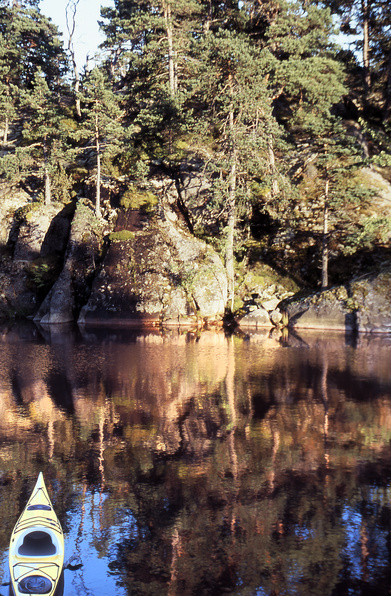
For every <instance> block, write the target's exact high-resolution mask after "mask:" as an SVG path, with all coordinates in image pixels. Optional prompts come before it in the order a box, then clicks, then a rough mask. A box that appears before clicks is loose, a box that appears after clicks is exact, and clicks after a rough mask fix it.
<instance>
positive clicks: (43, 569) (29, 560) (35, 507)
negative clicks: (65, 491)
mask: <svg viewBox="0 0 391 596" xmlns="http://www.w3.org/2000/svg"><path fill="white" fill-rule="evenodd" d="M63 564H64V535H63V532H62V528H61V524H60V522H59V520H58V518H57V515H56V513H55V511H54V509H53V506H52V503H51V501H50V498H49V495H48V492H47V489H46V486H45V482H44V479H43V475H42V473H40V474H39V476H38V480H37V482H36V485H35V487H34V489H33V492H32V494H31V497H30V499H29V501H28V503H27V505H26V507H25V509H24V511H23V512H22V514H21V516H20V517H19V519H18V521H17V523H16V524H15V527H14V530H13V532H12V535H11V540H10V550H9V568H10V573H11V583H12V587H13V590H14V594H15V596H19V594H30V595H31V596H34V595H36V594H47V595H48V596H53V595H54V594H55V593H56V588H57V585H58V583H59V579H60V577H61V572H62V567H63Z"/></svg>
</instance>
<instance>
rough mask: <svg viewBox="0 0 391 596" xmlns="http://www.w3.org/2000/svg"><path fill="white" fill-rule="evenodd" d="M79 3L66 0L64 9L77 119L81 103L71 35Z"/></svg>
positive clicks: (73, 30) (79, 117) (77, 0)
mask: <svg viewBox="0 0 391 596" xmlns="http://www.w3.org/2000/svg"><path fill="white" fill-rule="evenodd" d="M78 4H79V0H68V4H67V6H66V9H65V14H66V24H67V29H68V51H69V53H70V55H71V61H72V68H73V76H74V86H73V89H74V93H75V109H76V114H77V117H78V119H79V120H81V105H80V98H79V91H80V76H79V72H78V70H77V64H76V58H75V48H74V46H73V35H74V33H75V29H76V11H77V5H78ZM70 10H71V11H72V22H71V23H70V22H69V11H70Z"/></svg>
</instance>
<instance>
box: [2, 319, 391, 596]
mask: <svg viewBox="0 0 391 596" xmlns="http://www.w3.org/2000/svg"><path fill="white" fill-rule="evenodd" d="M30 332H31V334H30V335H29V329H28V328H24V329H23V336H22V334H21V333H20V331H19V330H18V329H16V330H14V329H11V330H4V333H3V334H2V336H1V342H2V345H1V355H0V379H1V383H0V461H1V466H0V469H1V472H0V502H1V508H0V517H1V525H0V549H1V552H2V553H4V555H3V556H2V558H1V559H0V570H1V571H2V572H3V577H5V576H6V574H7V565H6V552H7V548H8V540H9V536H10V534H11V531H12V527H13V525H14V523H15V521H16V519H17V516H18V515H19V513H20V511H21V510H22V508H23V506H24V503H25V501H26V498H27V496H28V495H29V493H30V490H31V487H32V484H33V483H34V481H35V478H36V476H37V474H38V472H39V471H40V470H42V471H43V472H44V475H45V480H46V483H47V485H48V488H49V491H50V493H51V495H52V498H53V503H54V506H55V508H56V511H57V513H58V515H59V517H60V519H61V522H62V524H63V527H64V532H65V536H66V548H67V554H66V557H67V558H69V557H70V556H73V555H75V556H76V557H78V559H80V560H81V561H82V563H83V566H82V567H80V566H77V569H73V570H71V569H68V570H66V571H65V593H66V594H67V595H68V596H72V595H76V594H81V593H88V594H91V595H102V594H108V595H109V594H114V593H115V594H117V595H127V594H137V595H139V594H140V595H143V594H145V595H153V594H159V595H162V594H167V595H187V594H189V595H190V594H223V593H226V594H227V593H231V594H268V595H272V594H273V595H277V594H292V595H296V594H303V595H304V594H305V595H308V594H311V595H317V594H319V595H322V596H325V595H328V594H330V595H332V594H333V595H334V594H335V595H339V594H341V595H342V594H363V595H364V594H375V593H376V594H378V595H380V594H388V593H389V586H390V585H391V566H390V556H391V555H390V545H391V541H390V523H391V515H390V497H391V489H390V486H391V484H390V483H391V454H390V440H391V391H390V389H391V370H390V351H391V340H390V338H387V337H381V338H360V339H359V340H358V343H357V344H354V343H353V344H351V343H349V342H347V341H346V338H345V337H344V336H343V335H338V334H337V335H330V334H324V335H322V336H319V334H317V335H311V334H307V335H306V336H301V337H294V336H290V337H282V336H281V335H280V334H273V335H271V336H270V334H269V333H265V334H259V333H258V334H254V335H252V336H247V337H246V338H238V337H230V338H227V337H225V336H224V334H223V333H222V332H203V333H201V334H191V333H181V334H178V333H174V332H171V333H167V334H165V335H162V334H160V333H159V332H158V331H156V332H153V333H144V334H139V333H136V332H135V331H126V330H111V331H107V330H105V331H103V330H101V331H97V332H95V331H91V330H90V331H89V332H88V333H87V334H84V335H83V334H81V333H80V332H79V331H74V330H72V332H69V333H67V334H64V333H62V332H58V333H56V330H55V329H50V330H49V331H48V332H47V335H45V334H44V333H37V330H36V328H35V327H31V329H30ZM2 589H3V588H0V594H1V593H2V592H1V590H2ZM3 591H4V589H3Z"/></svg>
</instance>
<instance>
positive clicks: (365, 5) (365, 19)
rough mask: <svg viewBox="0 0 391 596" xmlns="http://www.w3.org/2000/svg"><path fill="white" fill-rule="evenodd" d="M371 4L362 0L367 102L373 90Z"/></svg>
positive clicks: (363, 52)
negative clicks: (370, 27)
mask: <svg viewBox="0 0 391 596" xmlns="http://www.w3.org/2000/svg"><path fill="white" fill-rule="evenodd" d="M369 2H370V0H361V8H362V19H363V50H362V58H363V66H364V93H365V100H367V98H368V94H369V90H370V88H371V72H370V69H369Z"/></svg>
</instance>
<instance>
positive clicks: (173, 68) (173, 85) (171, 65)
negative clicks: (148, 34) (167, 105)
mask: <svg viewBox="0 0 391 596" xmlns="http://www.w3.org/2000/svg"><path fill="white" fill-rule="evenodd" d="M163 6H164V8H163V10H164V20H165V22H166V33H167V41H168V73H169V85H170V93H171V96H172V97H173V96H174V95H175V93H176V91H177V88H178V81H177V65H176V61H175V51H174V43H173V30H172V20H171V7H170V6H169V5H168V4H166V2H165V3H164V5H163Z"/></svg>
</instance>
